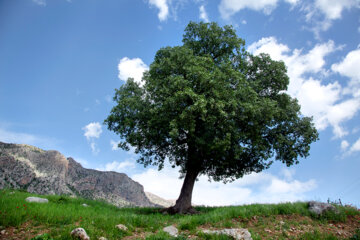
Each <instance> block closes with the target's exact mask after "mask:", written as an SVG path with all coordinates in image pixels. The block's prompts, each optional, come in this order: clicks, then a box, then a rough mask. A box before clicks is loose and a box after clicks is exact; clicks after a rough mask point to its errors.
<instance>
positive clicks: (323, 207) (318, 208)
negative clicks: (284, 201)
mask: <svg viewBox="0 0 360 240" xmlns="http://www.w3.org/2000/svg"><path fill="white" fill-rule="evenodd" d="M309 211H310V212H312V213H315V214H317V215H321V214H323V213H325V212H328V211H333V212H335V213H338V210H337V209H336V207H335V206H333V205H331V204H328V203H321V202H316V201H311V202H309Z"/></svg>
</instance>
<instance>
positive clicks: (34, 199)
mask: <svg viewBox="0 0 360 240" xmlns="http://www.w3.org/2000/svg"><path fill="white" fill-rule="evenodd" d="M25 201H27V202H37V203H48V202H49V200H47V199H46V198H39V197H27V198H26V199H25Z"/></svg>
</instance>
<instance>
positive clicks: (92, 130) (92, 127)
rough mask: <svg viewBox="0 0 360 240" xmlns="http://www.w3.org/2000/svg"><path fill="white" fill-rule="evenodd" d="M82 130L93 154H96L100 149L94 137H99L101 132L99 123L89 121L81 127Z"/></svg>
mask: <svg viewBox="0 0 360 240" xmlns="http://www.w3.org/2000/svg"><path fill="white" fill-rule="evenodd" d="M82 130H84V136H85V137H86V139H87V140H88V142H89V144H90V148H91V151H92V153H93V154H95V155H97V154H98V153H99V152H100V149H99V148H98V147H97V145H96V143H95V139H96V138H99V137H100V135H101V133H102V128H101V125H100V123H98V122H93V123H89V124H88V125H86V126H85V127H83V128H82Z"/></svg>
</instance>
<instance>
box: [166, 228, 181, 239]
mask: <svg viewBox="0 0 360 240" xmlns="http://www.w3.org/2000/svg"><path fill="white" fill-rule="evenodd" d="M163 231H164V232H167V233H168V234H169V235H170V236H173V237H177V236H178V233H179V230H178V229H177V228H176V227H174V226H167V227H164V228H163Z"/></svg>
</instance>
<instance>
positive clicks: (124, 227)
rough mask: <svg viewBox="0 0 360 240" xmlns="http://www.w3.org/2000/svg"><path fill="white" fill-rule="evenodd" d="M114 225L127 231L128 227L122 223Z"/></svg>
mask: <svg viewBox="0 0 360 240" xmlns="http://www.w3.org/2000/svg"><path fill="white" fill-rule="evenodd" d="M115 227H116V228H118V229H120V230H122V231H127V230H128V228H127V227H126V226H125V225H123V224H118V225H116V226H115Z"/></svg>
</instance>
